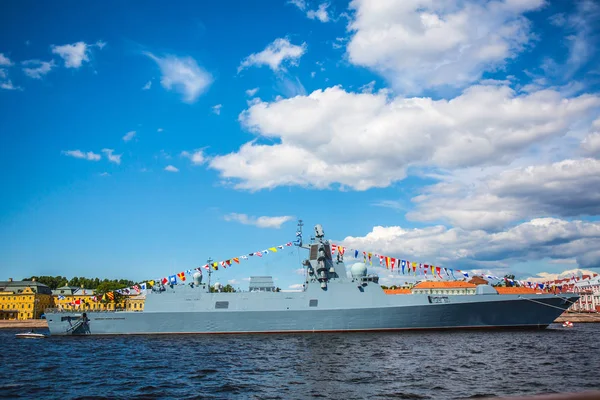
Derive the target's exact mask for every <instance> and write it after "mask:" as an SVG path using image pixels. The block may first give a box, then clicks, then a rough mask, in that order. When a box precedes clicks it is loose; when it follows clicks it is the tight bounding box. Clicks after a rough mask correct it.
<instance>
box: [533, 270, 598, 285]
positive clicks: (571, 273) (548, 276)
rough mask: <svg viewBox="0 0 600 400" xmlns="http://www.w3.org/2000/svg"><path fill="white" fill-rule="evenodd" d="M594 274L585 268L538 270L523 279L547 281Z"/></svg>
mask: <svg viewBox="0 0 600 400" xmlns="http://www.w3.org/2000/svg"><path fill="white" fill-rule="evenodd" d="M594 274H596V272H594V271H590V270H587V269H580V268H575V269H569V270H566V271H563V272H560V273H552V272H538V273H537V274H535V275H534V276H530V277H528V278H525V279H524V280H525V281H528V282H547V281H555V280H558V279H571V278H572V277H576V278H581V277H582V276H583V275H589V276H593V275H594Z"/></svg>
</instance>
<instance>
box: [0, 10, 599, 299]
mask: <svg viewBox="0 0 600 400" xmlns="http://www.w3.org/2000/svg"><path fill="white" fill-rule="evenodd" d="M598 20H600V5H599V4H598V3H597V2H595V1H592V0H577V1H572V2H567V1H559V0H556V1H550V0H546V1H545V0H493V1H487V0H480V1H471V0H465V1H460V2H456V1H445V0H439V1H436V0H395V1H394V0H386V1H371V0H353V1H351V2H347V1H330V2H320V1H308V0H292V1H286V0H281V1H271V2H264V3H257V4H255V5H253V6H249V5H248V4H247V2H244V1H230V0H228V1H221V2H217V3H208V2H178V3H177V6H176V7H173V6H172V5H169V6H167V5H166V3H162V2H155V1H148V2H143V3H140V2H136V3H123V2H117V1H109V2H108V4H106V3H102V4H89V3H85V4H84V3H81V4H77V3H69V5H68V6H60V5H57V4H52V3H39V2H30V1H13V0H9V1H8V2H5V3H4V6H3V12H2V14H1V15H0V110H1V111H0V112H1V116H0V149H1V151H2V157H0V167H1V170H2V171H3V173H2V174H1V175H0V186H1V187H2V196H0V271H1V275H2V276H0V278H2V279H5V278H8V277H14V278H22V277H25V276H28V275H33V274H36V275H45V274H50V275H58V274H61V275H67V276H74V275H77V276H100V277H110V278H113V277H114V278H116V277H125V278H130V279H133V280H140V279H149V278H156V277H162V276H164V275H167V274H171V273H177V272H180V271H181V270H185V269H189V268H194V267H197V266H199V265H202V264H204V263H205V261H206V259H207V258H208V257H212V258H213V259H215V260H221V259H225V258H232V257H237V256H240V255H243V254H248V253H250V252H254V251H258V250H263V249H265V248H268V247H271V246H276V245H280V244H284V243H286V242H288V241H291V240H293V239H294V231H295V220H296V219H297V218H302V219H303V220H304V221H305V223H306V226H305V232H306V235H305V236H306V237H308V236H309V234H310V232H311V231H312V226H313V225H314V224H316V223H321V224H322V225H323V226H324V228H325V232H326V233H327V235H328V236H329V237H330V238H332V239H334V240H336V241H337V242H338V243H342V244H345V245H347V246H350V247H353V248H358V249H361V250H366V251H373V252H378V253H382V254H386V255H389V256H393V257H398V258H403V259H409V260H415V261H417V262H422V263H427V264H436V265H440V266H442V267H449V268H455V269H456V268H458V269H464V270H477V271H479V270H481V271H489V273H493V274H496V275H499V276H501V275H502V274H505V273H514V274H516V275H517V276H518V277H530V276H535V275H537V274H545V273H546V274H547V273H558V272H560V271H563V270H567V269H574V268H583V269H594V268H598V267H600V219H599V218H598V215H599V214H600V68H599V67H598V65H600V62H599V61H600V57H599V53H598V44H599V41H600V36H599V35H600V24H598ZM302 256H304V254H300V255H298V252H297V251H296V249H285V250H284V251H281V250H280V251H279V252H278V253H277V254H269V255H267V256H265V257H262V258H260V259H257V257H254V259H253V260H252V261H249V262H243V263H241V264H240V265H236V266H234V267H231V268H229V269H227V270H226V271H222V270H219V272H218V273H217V274H216V275H217V277H216V278H213V279H217V280H220V281H221V282H223V283H225V282H231V283H233V284H234V286H239V287H242V288H244V287H246V286H247V283H246V282H244V279H247V278H248V276H250V275H263V274H272V275H274V276H277V277H278V280H277V285H278V286H280V287H282V288H288V287H293V285H294V284H298V283H299V282H301V281H302V277H301V276H300V275H299V274H298V273H297V269H298V266H299V260H300V257H302ZM374 270H375V271H379V272H382V273H383V275H384V276H385V282H386V283H391V282H393V281H394V279H397V280H402V277H399V278H391V277H389V276H388V275H389V274H385V273H384V271H381V270H378V269H377V268H374ZM596 271H597V270H596ZM543 276H545V275H543Z"/></svg>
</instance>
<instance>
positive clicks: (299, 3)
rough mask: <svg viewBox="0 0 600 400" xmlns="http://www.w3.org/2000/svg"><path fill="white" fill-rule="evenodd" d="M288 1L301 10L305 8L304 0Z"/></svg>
mask: <svg viewBox="0 0 600 400" xmlns="http://www.w3.org/2000/svg"><path fill="white" fill-rule="evenodd" d="M289 3H290V4H293V5H295V6H296V7H298V8H299V9H300V10H302V11H304V10H305V9H306V1H305V0H290V1H289Z"/></svg>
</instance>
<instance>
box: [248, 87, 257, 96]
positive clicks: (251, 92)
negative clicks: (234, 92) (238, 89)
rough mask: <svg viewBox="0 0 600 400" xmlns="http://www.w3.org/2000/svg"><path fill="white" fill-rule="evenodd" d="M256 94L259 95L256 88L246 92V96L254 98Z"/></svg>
mask: <svg viewBox="0 0 600 400" xmlns="http://www.w3.org/2000/svg"><path fill="white" fill-rule="evenodd" d="M256 93H258V88H254V89H248V90H246V96H248V97H252V96H254V95H255V94H256Z"/></svg>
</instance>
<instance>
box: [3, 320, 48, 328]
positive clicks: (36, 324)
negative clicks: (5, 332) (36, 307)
mask: <svg viewBox="0 0 600 400" xmlns="http://www.w3.org/2000/svg"><path fill="white" fill-rule="evenodd" d="M43 328H48V323H47V322H46V320H45V319H28V320H23V321H16V320H10V321H0V329H43Z"/></svg>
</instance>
